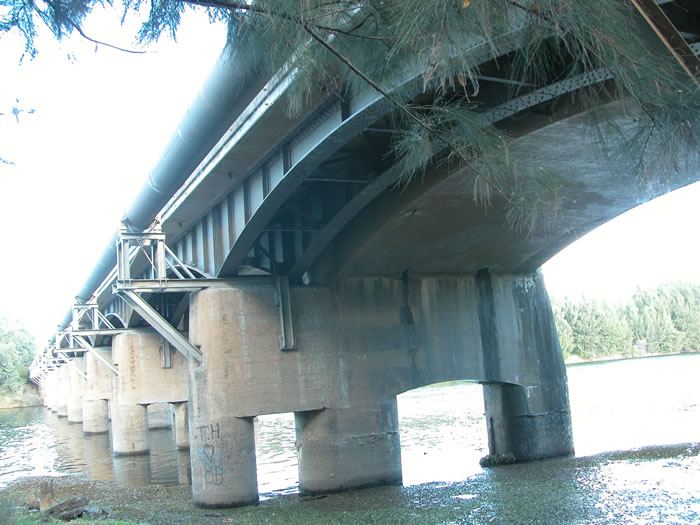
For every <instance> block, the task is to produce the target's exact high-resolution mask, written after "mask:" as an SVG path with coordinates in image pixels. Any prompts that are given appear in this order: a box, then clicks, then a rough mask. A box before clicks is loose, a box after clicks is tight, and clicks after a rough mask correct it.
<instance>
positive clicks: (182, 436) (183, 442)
mask: <svg viewBox="0 0 700 525" xmlns="http://www.w3.org/2000/svg"><path fill="white" fill-rule="evenodd" d="M172 409H173V415H174V423H175V424H174V426H175V428H174V432H175V446H176V447H177V448H178V449H180V450H183V449H188V448H190V425H189V420H188V417H187V403H173V404H172Z"/></svg>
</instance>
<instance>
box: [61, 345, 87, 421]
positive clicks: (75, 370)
mask: <svg viewBox="0 0 700 525" xmlns="http://www.w3.org/2000/svg"><path fill="white" fill-rule="evenodd" d="M66 366H67V368H68V385H67V386H68V396H67V399H66V413H67V416H68V422H69V423H82V422H83V390H84V389H85V377H84V374H85V358H83V357H75V358H73V359H71V362H70V364H68V365H66Z"/></svg>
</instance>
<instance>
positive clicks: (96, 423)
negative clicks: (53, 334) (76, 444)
mask: <svg viewBox="0 0 700 525" xmlns="http://www.w3.org/2000/svg"><path fill="white" fill-rule="evenodd" d="M95 352H97V353H99V354H100V356H101V357H102V359H105V360H106V361H107V362H109V363H111V362H112V349H111V348H95ZM85 375H87V378H88V379H87V381H86V383H85V390H84V392H83V432H84V433H86V434H100V433H103V432H108V431H109V417H108V413H107V410H108V408H107V404H108V399H109V398H111V397H112V372H111V370H110V369H109V368H108V367H107V366H105V364H104V363H103V362H102V361H101V360H100V359H98V358H97V357H96V356H95V355H94V354H93V353H92V352H87V353H86V354H85Z"/></svg>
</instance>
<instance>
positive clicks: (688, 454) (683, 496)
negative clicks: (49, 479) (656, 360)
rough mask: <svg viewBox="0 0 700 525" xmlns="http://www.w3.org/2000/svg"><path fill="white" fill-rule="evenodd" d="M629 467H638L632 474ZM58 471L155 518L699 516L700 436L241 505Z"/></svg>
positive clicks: (80, 487)
mask: <svg viewBox="0 0 700 525" xmlns="http://www.w3.org/2000/svg"><path fill="white" fill-rule="evenodd" d="M629 470H632V471H634V472H636V474H637V476H636V479H635V480H633V481H632V480H630V481H629V482H626V481H625V480H626V479H627V478H626V472H627V471H629ZM42 479H46V478H44V477H33V478H23V479H21V480H18V481H17V482H15V483H13V484H11V485H10V486H8V487H5V488H3V489H0V521H1V522H3V523H17V522H20V521H21V520H26V519H27V518H29V519H30V520H31V516H32V515H33V516H36V513H33V514H32V513H31V512H29V511H27V510H26V509H25V508H24V506H23V504H24V501H25V499H26V498H27V497H28V496H31V495H33V494H38V488H39V484H40V482H41V480H42ZM53 479H54V485H55V496H56V499H57V500H62V499H67V498H69V497H73V496H82V495H84V496H87V497H88V498H89V500H90V503H89V506H88V508H89V509H90V510H92V511H93V513H94V514H93V519H98V518H99V519H111V520H124V521H126V522H127V523H129V522H136V523H149V524H153V525H160V524H163V525H165V524H172V523H187V524H189V523H194V524H200V523H202V524H204V523H212V524H213V523H244V524H259V523H260V524H262V523H279V524H283V523H284V524H296V523H298V524H302V523H303V524H308V523H339V524H344V523H348V524H350V523H387V524H388V523H436V524H437V523H581V522H586V523H624V522H629V520H630V518H634V519H636V520H641V522H655V523H697V522H698V520H700V483H699V482H700V443H687V444H681V445H671V446H662V447H648V448H644V449H640V450H633V451H621V452H611V453H605V454H599V455H595V456H590V457H582V458H557V459H551V460H544V461H539V462H533V463H524V464H517V465H507V466H501V467H495V468H491V469H487V470H484V471H483V472H481V473H479V474H477V475H474V476H471V477H469V478H467V479H466V480H464V481H462V482H458V483H427V484H423V485H415V486H410V487H379V488H374V489H365V490H357V491H351V492H346V493H340V494H331V495H328V496H323V497H301V496H299V495H294V494H292V495H285V496H275V497H273V498H270V499H267V500H264V501H262V502H261V503H260V504H259V505H254V506H249V507H242V508H237V509H215V510H212V509H199V508H196V507H194V506H193V505H192V502H191V495H190V487H189V486H183V485H181V486H175V487H163V486H158V485H151V486H147V487H141V488H124V487H118V486H117V485H115V484H114V483H113V482H105V481H90V480H88V479H86V478H85V477H83V476H80V475H71V476H59V477H55V478H53ZM30 522H31V521H30ZM37 522H38V519H37ZM112 523H114V522H112Z"/></svg>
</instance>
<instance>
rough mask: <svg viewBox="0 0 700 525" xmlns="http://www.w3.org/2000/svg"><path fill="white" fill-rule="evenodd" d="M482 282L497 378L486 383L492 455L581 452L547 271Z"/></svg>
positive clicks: (489, 360) (486, 339) (526, 457)
mask: <svg viewBox="0 0 700 525" xmlns="http://www.w3.org/2000/svg"><path fill="white" fill-rule="evenodd" d="M476 279H477V286H478V290H479V320H480V324H481V340H482V346H483V350H482V351H483V359H484V369H485V376H486V379H487V380H488V379H491V380H492V381H487V382H485V384H484V402H485V407H486V421H487V428H488V438H489V451H490V453H491V454H506V453H511V454H513V455H514V456H515V459H516V460H517V461H532V460H536V459H542V458H547V457H554V456H565V455H570V454H573V453H574V445H573V437H572V432H571V413H570V410H569V394H568V383H567V378H566V369H565V367H564V360H563V357H562V354H561V348H560V347H559V339H558V336H557V332H556V326H555V324H554V317H553V315H552V309H551V305H550V302H549V297H548V296H547V292H546V290H545V287H544V280H543V278H542V275H541V274H540V273H539V272H538V273H535V274H532V275H526V276H495V275H490V274H488V273H487V272H480V273H479V274H477V276H476ZM516 357H517V358H516ZM516 380H517V384H516Z"/></svg>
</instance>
